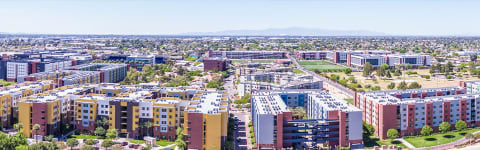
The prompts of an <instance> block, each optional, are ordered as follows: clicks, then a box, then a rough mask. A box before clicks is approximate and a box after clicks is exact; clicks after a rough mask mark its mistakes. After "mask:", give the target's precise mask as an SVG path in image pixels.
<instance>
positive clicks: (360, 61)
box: [347, 54, 388, 69]
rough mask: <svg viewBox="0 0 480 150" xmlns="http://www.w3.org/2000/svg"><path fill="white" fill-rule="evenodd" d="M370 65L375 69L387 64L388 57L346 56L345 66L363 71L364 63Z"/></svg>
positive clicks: (369, 55) (368, 55)
mask: <svg viewBox="0 0 480 150" xmlns="http://www.w3.org/2000/svg"><path fill="white" fill-rule="evenodd" d="M367 62H368V63H370V64H371V65H372V67H374V68H377V67H380V66H382V65H383V64H388V56H386V55H371V54H361V55H347V66H349V67H355V68H360V69H363V66H364V65H365V63H367Z"/></svg>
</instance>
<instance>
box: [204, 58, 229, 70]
mask: <svg viewBox="0 0 480 150" xmlns="http://www.w3.org/2000/svg"><path fill="white" fill-rule="evenodd" d="M227 66H228V60H227V59H225V58H220V57H208V58H203V71H213V70H216V71H226V70H227V69H228V68H227Z"/></svg>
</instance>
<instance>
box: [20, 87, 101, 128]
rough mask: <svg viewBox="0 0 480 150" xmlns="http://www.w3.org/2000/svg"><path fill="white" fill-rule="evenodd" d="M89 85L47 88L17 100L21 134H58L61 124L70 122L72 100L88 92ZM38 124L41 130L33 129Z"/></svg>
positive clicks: (89, 89)
mask: <svg viewBox="0 0 480 150" xmlns="http://www.w3.org/2000/svg"><path fill="white" fill-rule="evenodd" d="M91 91H92V90H91V88H90V87H74V86H65V87H61V88H57V89H54V90H49V91H48V92H44V93H41V94H35V95H31V96H28V97H24V98H22V99H20V100H19V102H18V114H19V118H18V122H19V123H21V124H23V126H24V132H23V134H24V135H25V136H27V137H33V136H35V135H37V136H39V137H44V136H48V135H54V136H59V135H60V134H62V133H63V132H61V129H62V126H65V125H66V124H70V123H71V122H70V120H71V118H72V117H73V115H72V113H70V112H72V111H73V110H74V109H72V106H71V104H72V101H74V100H76V99H77V97H78V95H83V94H87V93H90V92H91ZM35 124H38V125H40V130H41V131H38V133H37V131H34V130H33V126H34V125H35Z"/></svg>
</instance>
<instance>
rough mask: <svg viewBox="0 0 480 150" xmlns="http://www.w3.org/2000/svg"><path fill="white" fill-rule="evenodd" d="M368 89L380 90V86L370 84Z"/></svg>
mask: <svg viewBox="0 0 480 150" xmlns="http://www.w3.org/2000/svg"><path fill="white" fill-rule="evenodd" d="M370 90H372V91H380V90H381V88H380V86H378V85H377V86H372V87H371V88H370Z"/></svg>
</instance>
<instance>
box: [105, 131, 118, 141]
mask: <svg viewBox="0 0 480 150" xmlns="http://www.w3.org/2000/svg"><path fill="white" fill-rule="evenodd" d="M105 136H107V138H108V139H116V138H117V136H118V131H117V129H108V130H107V134H106V135H105Z"/></svg>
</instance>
